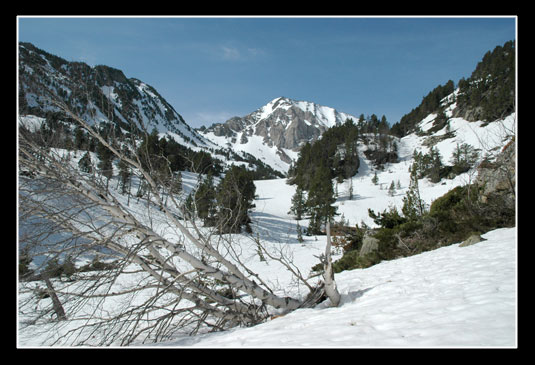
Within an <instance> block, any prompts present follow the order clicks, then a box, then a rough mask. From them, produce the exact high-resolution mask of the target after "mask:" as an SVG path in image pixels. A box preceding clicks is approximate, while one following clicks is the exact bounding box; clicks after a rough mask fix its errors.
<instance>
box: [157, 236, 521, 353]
mask: <svg viewBox="0 0 535 365" xmlns="http://www.w3.org/2000/svg"><path fill="white" fill-rule="evenodd" d="M483 237H484V238H486V239H487V240H486V241H483V242H480V243H478V244H475V245H473V246H468V247H459V245H458V244H454V245H451V246H448V247H443V248H440V249H437V250H434V251H429V252H426V253H423V254H420V255H416V256H412V257H407V258H402V259H397V260H392V261H387V262H382V263H380V264H378V265H375V266H372V267H370V268H367V269H357V270H352V271H345V272H342V273H339V274H336V282H337V285H338V288H339V290H340V292H341V294H342V303H341V305H340V306H339V307H337V308H331V307H329V305H328V304H329V303H328V301H327V302H324V303H322V304H320V305H318V306H317V307H316V308H311V309H300V310H296V311H294V312H292V313H289V314H287V315H286V316H282V317H278V318H275V319H273V320H271V321H268V322H266V323H263V324H260V325H257V326H255V327H251V328H238V329H233V330H230V331H227V332H224V333H214V334H205V335H200V336H197V337H195V338H181V339H177V340H175V341H170V342H167V343H161V344H159V345H160V346H195V347H225V348H228V347H291V348H294V347H321V348H323V347H388V348H390V347H514V346H515V345H516V339H517V337H516V323H517V315H516V298H517V297H516V295H517V294H516V293H517V290H516V288H517V285H516V275H515V273H516V229H515V228H506V229H498V230H495V231H491V232H489V233H487V234H485V235H483Z"/></svg>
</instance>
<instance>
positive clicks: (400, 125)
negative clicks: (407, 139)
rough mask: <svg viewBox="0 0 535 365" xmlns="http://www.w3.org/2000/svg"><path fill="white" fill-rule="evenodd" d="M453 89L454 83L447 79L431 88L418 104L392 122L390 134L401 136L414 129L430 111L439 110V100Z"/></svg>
mask: <svg viewBox="0 0 535 365" xmlns="http://www.w3.org/2000/svg"><path fill="white" fill-rule="evenodd" d="M453 90H454V83H453V81H452V80H449V81H448V82H447V83H446V84H444V85H439V86H437V87H436V88H434V89H433V91H431V92H430V93H429V94H427V95H426V96H424V97H423V99H422V102H421V103H420V105H419V106H417V107H416V108H414V109H412V110H411V111H410V112H409V113H408V114H405V115H404V116H403V117H401V119H400V121H399V122H397V123H394V124H393V125H392V128H391V132H392V134H394V135H396V136H398V137H403V136H405V135H407V134H409V133H410V132H411V131H413V130H414V128H415V126H416V125H417V124H418V123H420V122H421V121H422V119H424V118H425V117H427V116H428V115H429V114H431V113H435V112H437V111H439V114H441V112H442V110H440V101H441V100H442V99H444V98H445V97H446V96H448V95H450V94H451V93H452V92H453Z"/></svg>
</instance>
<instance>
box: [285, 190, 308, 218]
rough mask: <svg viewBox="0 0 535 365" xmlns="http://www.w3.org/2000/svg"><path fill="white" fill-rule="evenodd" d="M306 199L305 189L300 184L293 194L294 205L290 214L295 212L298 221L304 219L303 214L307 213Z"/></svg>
mask: <svg viewBox="0 0 535 365" xmlns="http://www.w3.org/2000/svg"><path fill="white" fill-rule="evenodd" d="M306 209H307V207H306V201H305V196H304V192H303V189H301V188H300V187H299V186H298V187H297V188H296V189H295V194H294V195H293V196H292V206H291V207H290V211H289V212H288V214H293V215H294V216H295V219H296V220H297V221H300V220H301V219H303V215H304V214H305V213H306Z"/></svg>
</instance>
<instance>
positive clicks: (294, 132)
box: [203, 97, 357, 151]
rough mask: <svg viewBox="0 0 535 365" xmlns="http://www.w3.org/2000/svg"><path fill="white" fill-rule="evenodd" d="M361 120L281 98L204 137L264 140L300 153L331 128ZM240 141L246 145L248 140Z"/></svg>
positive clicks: (223, 125) (229, 121)
mask: <svg viewBox="0 0 535 365" xmlns="http://www.w3.org/2000/svg"><path fill="white" fill-rule="evenodd" d="M347 118H352V119H353V120H357V118H355V117H353V116H351V115H349V114H346V113H341V112H338V111H336V110H335V109H333V108H329V107H325V106H321V105H318V104H315V103H310V102H305V101H295V100H292V99H288V98H284V97H279V98H276V99H274V100H272V101H270V102H269V103H268V104H266V105H265V106H263V107H261V108H260V109H258V110H256V111H254V112H252V113H251V114H248V115H246V116H244V117H234V118H231V119H229V120H228V121H226V122H225V123H222V124H214V125H212V126H211V127H209V128H207V129H206V130H205V131H204V132H203V133H204V134H205V135H208V134H210V133H212V134H213V135H214V136H217V137H221V136H224V137H229V138H232V137H235V138H236V137H237V136H238V134H241V135H244V136H245V137H250V136H261V137H262V138H263V141H264V143H265V144H266V145H268V146H269V147H273V146H275V147H277V148H283V149H289V150H294V151H297V150H298V149H299V147H300V145H301V144H302V143H305V142H309V141H313V140H315V139H317V138H318V137H319V136H321V134H322V133H323V132H325V131H326V130H327V129H328V128H330V127H332V126H334V125H336V124H339V123H343V122H345V120H346V119H347ZM245 137H240V140H239V141H243V143H246V141H248V139H247V138H245Z"/></svg>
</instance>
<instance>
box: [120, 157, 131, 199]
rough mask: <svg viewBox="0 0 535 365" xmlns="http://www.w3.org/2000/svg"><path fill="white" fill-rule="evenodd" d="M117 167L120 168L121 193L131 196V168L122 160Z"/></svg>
mask: <svg viewBox="0 0 535 365" xmlns="http://www.w3.org/2000/svg"><path fill="white" fill-rule="evenodd" d="M117 167H119V179H120V183H121V193H122V194H126V193H128V194H130V178H131V176H132V171H131V170H130V166H129V164H128V163H126V162H125V161H123V160H120V161H119V163H118V164H117Z"/></svg>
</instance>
